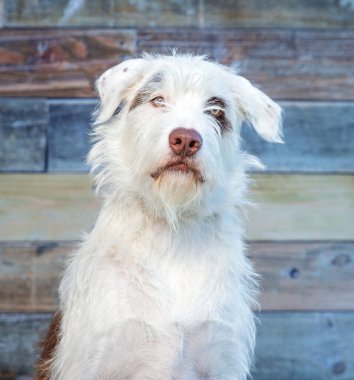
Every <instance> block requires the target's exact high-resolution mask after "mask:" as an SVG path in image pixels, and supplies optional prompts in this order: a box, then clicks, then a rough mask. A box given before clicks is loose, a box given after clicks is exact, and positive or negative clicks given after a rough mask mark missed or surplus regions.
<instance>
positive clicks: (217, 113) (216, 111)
mask: <svg viewBox="0 0 354 380" xmlns="http://www.w3.org/2000/svg"><path fill="white" fill-rule="evenodd" d="M209 113H210V114H211V115H212V116H214V117H216V118H218V117H221V116H223V114H224V111H223V110H221V109H220V108H212V109H211V110H210V111H209Z"/></svg>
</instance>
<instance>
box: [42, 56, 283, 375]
mask: <svg viewBox="0 0 354 380" xmlns="http://www.w3.org/2000/svg"><path fill="white" fill-rule="evenodd" d="M97 88H98V92H99V95H100V99H101V103H100V109H99V110H98V112H97V119H96V122H95V130H94V139H95V143H94V146H93V148H92V150H91V152H90V154H89V162H90V163H91V165H92V168H93V169H92V170H93V173H94V175H95V180H96V185H97V191H98V193H99V194H100V195H101V196H102V198H103V206H102V209H101V212H100V214H99V217H98V220H97V223H96V225H95V227H94V229H93V231H92V232H91V233H90V234H89V235H88V236H87V237H86V238H85V240H84V242H83V243H82V245H81V247H80V248H79V250H78V251H77V252H76V253H75V255H73V256H72V259H71V261H70V263H69V265H68V268H67V269H66V272H65V274H64V278H63V280H62V283H61V286H60V311H59V312H58V313H57V314H56V316H55V318H54V320H53V323H52V326H51V328H50V330H49V334H48V337H47V340H46V342H45V350H44V353H43V356H42V360H41V362H40V365H39V369H40V371H39V375H38V379H51V380H84V379H85V380H103V379H105V380H118V379H122V380H123V379H130V380H133V379H134V380H144V379H150V380H169V379H171V380H172V379H175V380H187V379H188V380H196V379H220V380H228V379H230V380H231V379H233V380H244V379H246V377H247V375H248V374H249V369H250V364H251V360H252V353H253V348H254V343H255V322H254V317H253V313H252V308H253V307H255V301H254V298H255V290H256V282H255V276H254V272H253V270H252V267H251V265H250V263H249V261H248V259H247V258H246V256H245V253H244V246H243V242H242V235H243V228H242V222H241V216H240V214H241V213H240V208H241V207H242V205H243V204H244V203H245V197H244V193H245V190H246V187H247V177H246V174H245V169H246V168H248V167H249V166H250V165H253V164H255V163H256V162H257V160H256V159H254V158H252V157H251V156H249V155H247V154H245V153H244V152H242V151H241V149H240V127H241V123H242V122H243V121H246V122H249V123H250V124H252V125H253V126H254V128H255V129H256V131H257V132H258V133H259V135H260V136H262V137H263V138H264V139H266V140H268V141H273V142H281V130H280V108H279V106H278V105H277V104H275V103H274V102H273V101H272V100H271V99H270V98H269V97H268V96H266V95H265V94H264V93H262V92H261V91H260V90H258V89H257V88H255V87H254V86H252V85H251V84H250V82H249V81H248V80H246V79H245V78H243V77H240V76H238V75H237V74H236V73H235V72H234V71H233V70H232V69H230V68H227V67H224V66H221V65H218V64H215V63H212V62H209V61H207V60H205V58H203V57H193V56H178V55H173V56H162V57H161V56H158V57H155V56H145V57H144V58H143V59H132V60H128V61H126V62H123V63H121V64H119V65H117V66H114V67H112V68H111V69H109V70H107V71H106V72H105V73H104V74H103V75H102V76H101V77H100V78H99V80H98V82H97Z"/></svg>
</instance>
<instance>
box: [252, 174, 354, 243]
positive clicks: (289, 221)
mask: <svg viewBox="0 0 354 380" xmlns="http://www.w3.org/2000/svg"><path fill="white" fill-rule="evenodd" d="M255 179H256V184H255V188H254V200H255V202H256V204H257V205H258V207H256V208H251V209H249V212H248V216H249V222H248V223H247V226H248V237H249V238H250V239H255V240H353V237H354V229H353V223H352V221H353V220H354V176H341V175H338V176H336V175H328V176H321V175H313V176H311V175H261V176H257V177H256V178H255Z"/></svg>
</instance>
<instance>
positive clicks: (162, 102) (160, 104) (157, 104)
mask: <svg viewBox="0 0 354 380" xmlns="http://www.w3.org/2000/svg"><path fill="white" fill-rule="evenodd" d="M150 103H151V104H152V105H153V106H154V107H164V106H165V99H164V98H163V97H162V96H156V98H154V99H151V100H150Z"/></svg>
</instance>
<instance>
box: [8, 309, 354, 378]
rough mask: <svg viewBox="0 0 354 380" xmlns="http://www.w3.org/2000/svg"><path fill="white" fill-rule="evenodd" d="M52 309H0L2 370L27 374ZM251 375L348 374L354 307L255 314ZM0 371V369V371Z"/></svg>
mask: <svg viewBox="0 0 354 380" xmlns="http://www.w3.org/2000/svg"><path fill="white" fill-rule="evenodd" d="M49 320H50V314H0V352H1V355H0V371H1V370H3V371H4V372H5V371H7V372H8V373H9V374H12V377H9V379H16V380H20V379H21V380H25V379H26V380H27V379H28V380H29V378H30V375H31V373H32V368H33V365H34V363H35V360H36V357H37V355H38V349H37V347H38V342H39V340H40V337H41V336H42V335H43V333H44V331H45V329H46V328H47V326H48V324H49ZM259 320H260V325H259V326H258V334H257V345H256V362H255V369H254V371H253V377H252V378H253V379H254V380H285V379H286V380H336V379H341V380H352V379H353V373H354V356H353V351H354V313H353V312H351V313H345V312H340V313H334V312H313V313H299V312H297V313H280V312H272V313H262V314H260V315H259ZM0 373H1V372H0Z"/></svg>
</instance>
